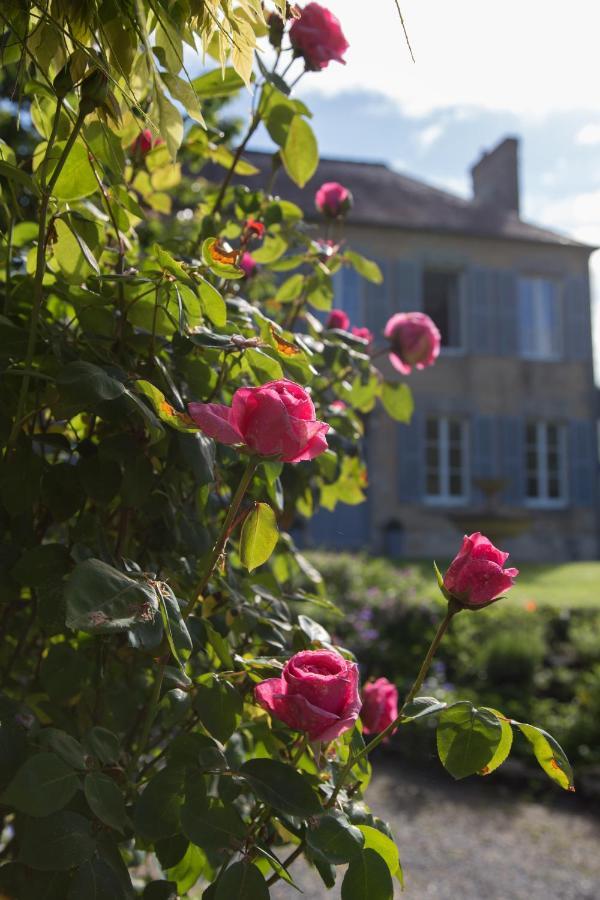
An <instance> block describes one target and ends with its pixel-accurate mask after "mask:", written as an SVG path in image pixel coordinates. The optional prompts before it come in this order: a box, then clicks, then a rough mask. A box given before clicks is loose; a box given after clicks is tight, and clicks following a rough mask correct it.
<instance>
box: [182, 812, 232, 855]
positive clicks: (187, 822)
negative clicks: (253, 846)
mask: <svg viewBox="0 0 600 900" xmlns="http://www.w3.org/2000/svg"><path fill="white" fill-rule="evenodd" d="M181 826H182V829H183V833H184V834H185V836H186V837H187V838H189V840H190V841H192V843H193V844H197V845H198V846H199V847H205V848H210V849H212V850H216V849H219V848H221V847H238V846H239V845H240V843H241V841H242V839H243V837H244V834H245V826H244V823H243V822H242V820H241V819H240V817H239V815H238V813H237V811H236V809H235V807H233V806H221V805H215V806H211V807H201V806H199V805H198V804H197V803H194V802H186V804H185V805H184V807H183V808H182V810H181Z"/></svg>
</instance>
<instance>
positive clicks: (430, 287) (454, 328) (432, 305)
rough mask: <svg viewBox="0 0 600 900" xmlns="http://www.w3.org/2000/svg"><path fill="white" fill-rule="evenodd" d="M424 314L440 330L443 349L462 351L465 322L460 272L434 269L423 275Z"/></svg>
mask: <svg viewBox="0 0 600 900" xmlns="http://www.w3.org/2000/svg"><path fill="white" fill-rule="evenodd" d="M423 312H424V313H426V314H427V315H428V316H429V317H430V318H431V319H433V321H434V322H435V324H436V325H437V327H438V328H439V329H440V333H441V335H442V349H444V348H445V349H447V350H461V349H462V347H463V322H462V310H461V302H460V275H459V273H458V272H442V271H440V270H437V269H432V270H431V271H425V272H424V273H423Z"/></svg>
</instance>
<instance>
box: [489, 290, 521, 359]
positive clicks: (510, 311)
mask: <svg viewBox="0 0 600 900" xmlns="http://www.w3.org/2000/svg"><path fill="white" fill-rule="evenodd" d="M495 331H496V352H497V353H499V354H500V356H518V355H519V342H518V305H517V276H516V274H515V273H514V272H496V324H495Z"/></svg>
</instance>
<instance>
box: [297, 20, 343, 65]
mask: <svg viewBox="0 0 600 900" xmlns="http://www.w3.org/2000/svg"><path fill="white" fill-rule="evenodd" d="M290 41H291V42H292V47H293V48H294V50H295V51H296V55H297V56H302V57H304V64H305V66H306V68H307V69H310V70H311V71H313V72H316V71H318V70H319V69H326V68H327V66H328V65H329V63H330V62H331V60H332V59H335V60H336V61H337V62H341V63H343V64H345V60H344V58H343V54H344V53H345V52H346V50H347V49H348V46H349V45H348V41H347V40H346V38H345V37H344V35H343V32H342V26H341V25H340V23H339V21H338V19H336V17H335V16H334V15H333V13H332V12H330V11H329V10H328V9H325V7H324V6H320V5H319V4H318V3H309V4H308V5H307V6H305V7H304V9H302V10H301V11H300V18H299V19H295V20H294V22H293V24H292V27H291V28H290Z"/></svg>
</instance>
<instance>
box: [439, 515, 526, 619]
mask: <svg viewBox="0 0 600 900" xmlns="http://www.w3.org/2000/svg"><path fill="white" fill-rule="evenodd" d="M508 556H509V554H508V553H503V552H502V550H498V549H497V548H496V547H494V545H493V544H492V542H491V541H490V540H488V538H486V537H484V536H483V535H482V534H481V533H480V532H479V531H476V532H475V533H474V534H470V535H465V536H464V538H463V542H462V547H461V548H460V551H459V553H458V555H457V556H456V557H455V558H454V560H453V561H452V562H451V563H450V566H449V567H448V571H447V572H446V574H445V575H444V581H443V583H444V589H445V591H446V592H447V593H448V594H449V595H450V596H451V597H452V599H453V600H454V601H456V603H457V604H458V605H459V606H461V607H463V608H465V609H482V608H483V607H484V606H489V604H490V603H493V602H494V601H495V600H499V599H500V595H501V594H503V593H505V591H509V590H510V589H511V587H512V586H513V584H514V579H515V578H516V577H517V575H518V574H519V570H518V569H505V568H503V566H504V563H505V562H506V560H507V559H508Z"/></svg>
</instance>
